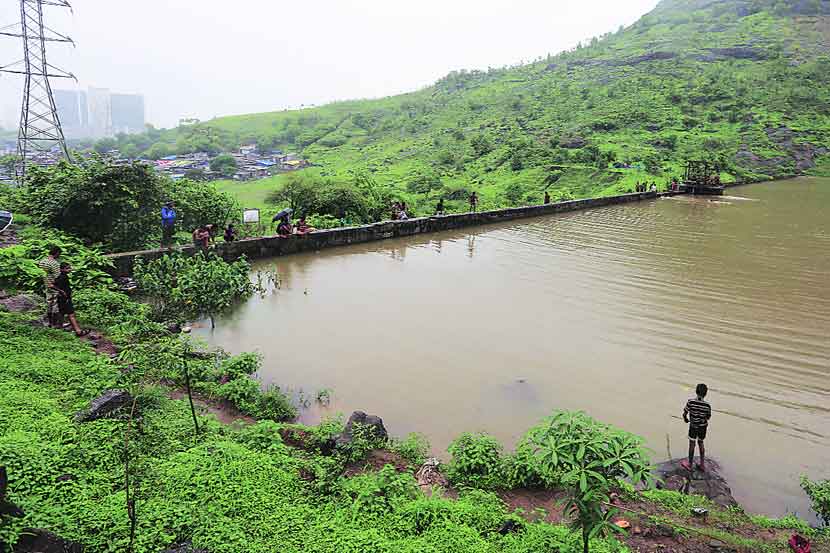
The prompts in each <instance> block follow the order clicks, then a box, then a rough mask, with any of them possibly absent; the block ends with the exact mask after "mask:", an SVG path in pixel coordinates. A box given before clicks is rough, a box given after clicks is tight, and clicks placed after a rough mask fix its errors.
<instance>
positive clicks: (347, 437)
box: [335, 411, 389, 447]
mask: <svg viewBox="0 0 830 553" xmlns="http://www.w3.org/2000/svg"><path fill="white" fill-rule="evenodd" d="M357 426H360V427H362V428H363V429H365V432H366V433H367V434H368V436H367V437H371V438H374V439H376V440H378V441H383V442H385V441H386V440H387V439H388V438H389V434H388V433H387V432H386V427H385V426H383V419H381V418H380V417H376V416H375V415H367V414H366V413H364V412H363V411H355V412H354V413H352V415H351V416H350V417H349V420H348V421H347V422H346V427H345V428H344V429H343V432H342V433H341V434H340V435H339V436H338V437H337V439H336V440H335V443H336V444H337V446H338V447H343V446H349V445H350V444H351V443H352V441H353V440H354V431H355V427H357Z"/></svg>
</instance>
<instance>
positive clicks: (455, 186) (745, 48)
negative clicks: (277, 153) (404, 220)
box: [151, 0, 830, 212]
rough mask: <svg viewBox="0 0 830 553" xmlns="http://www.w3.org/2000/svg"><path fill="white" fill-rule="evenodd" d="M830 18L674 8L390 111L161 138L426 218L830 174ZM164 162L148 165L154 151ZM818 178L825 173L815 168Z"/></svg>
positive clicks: (371, 107)
mask: <svg viewBox="0 0 830 553" xmlns="http://www.w3.org/2000/svg"><path fill="white" fill-rule="evenodd" d="M828 52H830V7H828V5H827V3H826V2H818V1H812V0H798V1H795V0H792V1H788V2H785V1H775V0H723V1H709V0H688V1H685V0H684V1H680V0H665V1H663V2H661V4H660V5H659V6H658V7H657V8H656V9H655V10H654V11H653V12H652V13H650V14H647V15H646V16H644V17H643V18H642V19H641V20H640V21H638V22H637V23H636V24H634V25H632V26H631V27H628V28H626V29H621V30H620V31H618V32H616V33H613V34H608V35H605V36H603V37H600V38H598V39H594V40H592V41H591V42H590V44H586V45H584V46H581V47H579V48H576V49H574V50H572V51H568V52H563V53H561V54H559V55H557V56H549V57H547V58H545V59H540V60H538V61H537V62H535V63H532V64H529V65H523V66H518V67H509V68H500V69H490V70H488V71H458V72H453V73H451V74H449V75H447V76H446V77H444V78H443V79H441V80H440V81H438V82H437V83H436V84H435V85H434V86H431V87H429V88H426V89H423V90H420V91H417V92H413V93H410V94H404V95H400V96H394V97H389V98H384V99H380V100H362V101H349V102H338V103H334V104H330V105H327V106H323V107H319V108H309V109H304V110H299V111H280V112H273V113H264V114H253V115H244V116H235V117H223V118H219V119H215V120H213V121H210V122H206V123H202V124H199V125H195V126H188V127H180V128H178V129H176V130H174V131H170V132H167V133H164V134H161V135H159V140H157V141H155V142H154V143H153V144H154V146H153V147H159V144H164V145H165V146H164V147H165V148H166V150H165V151H170V152H187V151H192V150H203V149H214V150H219V149H224V148H229V147H232V146H235V145H238V144H240V143H244V142H249V141H255V142H257V143H258V144H259V145H260V147H261V148H282V149H285V150H299V151H302V153H303V155H305V156H306V157H307V158H308V159H310V160H311V161H312V162H313V163H314V164H316V165H318V166H319V171H320V174H321V176H322V177H331V178H334V179H336V180H338V181H350V180H352V179H354V178H355V177H356V176H364V177H367V176H368V177H370V178H372V179H374V180H375V181H377V182H378V183H379V184H380V185H383V186H386V185H388V186H391V187H392V188H393V189H394V190H395V191H396V192H397V193H398V194H400V195H401V196H402V197H405V198H407V199H408V200H409V203H410V204H411V205H416V206H417V211H418V212H429V211H430V210H431V209H432V207H433V204H434V202H435V200H436V199H437V198H438V197H439V196H440V197H445V198H455V197H457V196H463V195H465V194H467V193H468V192H469V191H470V190H472V189H476V190H478V191H479V194H480V195H481V196H482V199H483V201H484V203H485V204H488V205H493V206H496V205H516V204H522V203H528V202H539V201H540V200H541V197H542V193H543V189H545V188H546V187H550V190H551V191H552V192H553V194H552V195H553V196H554V197H557V196H558V195H560V194H561V195H564V196H570V195H573V196H575V197H582V196H588V195H601V194H611V193H617V192H620V191H625V190H629V189H631V188H632V187H633V184H634V183H635V182H636V181H638V180H649V181H651V180H657V181H658V183H659V184H661V185H662V183H663V182H665V180H667V179H669V178H670V177H671V176H675V175H678V174H679V173H680V172H681V168H682V166H683V165H684V163H685V161H686V160H689V159H707V160H710V161H713V162H716V163H718V164H719V166H720V167H721V170H722V178H723V179H724V180H725V181H729V180H734V179H763V178H768V177H777V176H782V175H792V174H796V173H801V172H805V171H826V170H827V167H828V156H827V148H826V144H827V142H828V138H830V135H828V131H830V119H828V107H827V106H828V105H830V88H828V79H830V57H828ZM151 153H152V152H151ZM816 166H817V167H816Z"/></svg>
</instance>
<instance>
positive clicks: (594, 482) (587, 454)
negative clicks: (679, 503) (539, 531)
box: [533, 411, 651, 553]
mask: <svg viewBox="0 0 830 553" xmlns="http://www.w3.org/2000/svg"><path fill="white" fill-rule="evenodd" d="M533 445H534V446H535V448H536V454H537V455H538V457H539V459H540V461H541V466H542V468H543V470H544V471H545V473H547V474H550V475H554V474H557V473H561V474H562V482H563V483H564V485H565V486H566V490H567V492H568V502H567V505H566V512H567V513H568V514H569V515H570V516H571V517H572V524H573V526H574V527H575V528H578V529H580V530H581V531H582V542H583V547H584V550H585V552H586V553H587V551H588V547H589V543H590V540H591V538H594V537H598V536H602V535H603V534H604V533H606V532H607V531H608V530H611V529H612V528H613V525H612V524H611V517H612V516H613V515H614V513H615V510H614V509H609V510H606V509H605V508H604V504H607V503H608V501H609V494H610V490H611V487H612V486H613V485H615V484H616V482H617V481H618V480H622V479H624V478H627V479H629V480H630V481H631V482H632V483H634V484H638V483H640V482H645V483H646V484H650V482H651V474H650V469H651V464H650V462H649V458H648V454H647V452H646V450H645V448H644V446H643V439H642V438H640V437H639V436H635V435H633V434H630V433H628V432H625V431H623V430H619V429H617V428H614V427H612V426H610V425H607V424H603V423H601V422H598V421H596V420H594V419H592V418H591V417H589V416H588V415H587V414H585V413H582V412H567V411H559V412H555V413H554V414H553V415H552V416H551V417H548V418H546V419H545V420H544V421H542V423H541V424H540V425H538V427H536V429H535V430H534V434H533Z"/></svg>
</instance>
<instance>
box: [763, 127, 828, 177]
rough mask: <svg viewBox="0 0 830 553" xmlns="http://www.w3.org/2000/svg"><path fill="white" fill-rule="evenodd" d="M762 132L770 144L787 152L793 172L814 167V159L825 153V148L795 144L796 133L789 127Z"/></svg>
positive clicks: (804, 143) (801, 143) (803, 143)
mask: <svg viewBox="0 0 830 553" xmlns="http://www.w3.org/2000/svg"><path fill="white" fill-rule="evenodd" d="M764 132H765V133H766V135H767V138H769V140H770V142H772V143H773V144H775V145H776V146H777V147H778V148H779V149H781V150H784V151H786V152H789V153H790V155H791V156H792V158H793V161H794V163H795V170H796V171H798V172H803V171H806V170H808V169H812V168H813V167H815V166H816V162H815V158H817V157H819V156H821V155H824V154H826V153H827V148H826V147H825V146H816V145H815V144H811V143H809V142H796V139H797V138H798V137H799V135H798V133H797V132H795V131H794V130H792V129H790V128H789V127H776V128H766V129H764Z"/></svg>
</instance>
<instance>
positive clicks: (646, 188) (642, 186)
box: [634, 181, 657, 192]
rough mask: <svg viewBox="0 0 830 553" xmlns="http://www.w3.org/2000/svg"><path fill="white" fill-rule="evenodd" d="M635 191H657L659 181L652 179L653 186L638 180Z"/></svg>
mask: <svg viewBox="0 0 830 553" xmlns="http://www.w3.org/2000/svg"><path fill="white" fill-rule="evenodd" d="M634 192H657V183H656V182H654V181H652V182H651V186H649V184H648V183H647V182H640V181H637V184H636V185H635V186H634Z"/></svg>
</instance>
